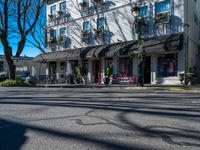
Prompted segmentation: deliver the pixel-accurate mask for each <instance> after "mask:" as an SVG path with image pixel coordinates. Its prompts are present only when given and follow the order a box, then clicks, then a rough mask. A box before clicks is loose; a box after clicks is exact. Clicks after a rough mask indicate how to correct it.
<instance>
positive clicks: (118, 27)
mask: <svg viewBox="0 0 200 150" xmlns="http://www.w3.org/2000/svg"><path fill="white" fill-rule="evenodd" d="M62 1H63V0H60V1H55V0H51V1H49V3H48V5H47V14H49V13H50V7H51V6H52V5H54V4H56V5H57V11H58V10H59V3H60V2H62ZM134 1H135V0H132V1H131V0H123V1H122V0H110V1H107V5H106V6H108V7H109V9H107V10H105V11H102V12H98V13H96V11H94V13H91V14H89V15H83V16H81V10H80V5H79V2H80V0H67V4H68V5H67V9H68V11H69V13H70V14H71V21H70V22H67V23H64V24H62V25H56V26H52V27H49V28H48V29H51V28H53V29H56V30H57V32H58V31H59V28H61V27H63V26H66V27H67V28H68V35H69V38H70V39H71V42H72V43H71V47H70V48H79V47H86V46H88V45H101V44H106V43H107V44H108V43H116V42H119V41H130V40H133V39H135V36H134V34H133V32H132V31H133V30H132V28H133V21H134V17H133V16H132V14H131V8H132V6H133V4H132V2H134ZM153 1H157V0H153ZM146 5H149V7H150V9H149V13H150V14H151V15H152V16H151V17H149V19H150V21H149V31H150V32H149V34H148V35H147V36H154V35H155V33H154V32H153V28H154V24H153V22H154V21H153V18H152V17H153V16H154V14H153V13H154V11H153V10H154V3H153V2H152V3H148V4H146ZM172 5H173V7H174V11H173V12H172V14H173V17H172V28H171V31H170V33H177V32H182V31H183V22H184V19H183V18H184V13H182V12H183V10H184V1H183V0H172ZM90 6H92V3H90ZM98 16H99V17H100V16H104V17H105V18H106V33H110V35H111V36H110V38H109V36H106V37H107V40H106V41H105V42H101V41H100V40H96V39H93V41H92V42H91V43H90V44H85V43H84V42H82V41H81V30H82V23H83V21H84V20H89V21H90V23H91V26H92V29H94V28H96V19H97V18H98ZM47 19H48V15H47ZM93 33H94V32H93ZM58 50H62V49H60V48H58Z"/></svg>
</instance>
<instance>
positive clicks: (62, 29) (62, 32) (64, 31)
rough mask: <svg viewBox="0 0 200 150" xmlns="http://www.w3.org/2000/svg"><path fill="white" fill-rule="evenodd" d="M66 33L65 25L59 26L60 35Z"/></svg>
mask: <svg viewBox="0 0 200 150" xmlns="http://www.w3.org/2000/svg"><path fill="white" fill-rule="evenodd" d="M64 35H66V27H62V28H60V36H64Z"/></svg>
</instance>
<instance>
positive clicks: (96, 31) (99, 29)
mask: <svg viewBox="0 0 200 150" xmlns="http://www.w3.org/2000/svg"><path fill="white" fill-rule="evenodd" d="M94 32H95V33H96V34H97V35H98V34H100V33H102V29H101V28H97V29H94Z"/></svg>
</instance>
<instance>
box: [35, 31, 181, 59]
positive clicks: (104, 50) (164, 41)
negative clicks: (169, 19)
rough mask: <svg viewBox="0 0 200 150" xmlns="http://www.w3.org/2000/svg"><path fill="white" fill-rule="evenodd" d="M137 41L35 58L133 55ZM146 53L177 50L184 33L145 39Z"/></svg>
mask: <svg viewBox="0 0 200 150" xmlns="http://www.w3.org/2000/svg"><path fill="white" fill-rule="evenodd" d="M137 43H138V42H137V41H126V42H120V43H113V44H106V45H99V46H90V47H84V48H81V49H69V50H65V51H56V52H49V53H43V54H40V55H38V56H37V57H36V58H34V61H36V62H46V61H55V60H57V59H59V60H62V59H63V60H77V59H79V58H82V59H84V58H86V59H88V58H100V57H114V56H119V55H131V54H134V53H138V44H137ZM142 45H143V48H144V51H145V53H165V52H176V51H178V50H181V49H182V47H183V34H182V33H179V34H172V35H163V36H157V37H152V38H145V39H143V44H142Z"/></svg>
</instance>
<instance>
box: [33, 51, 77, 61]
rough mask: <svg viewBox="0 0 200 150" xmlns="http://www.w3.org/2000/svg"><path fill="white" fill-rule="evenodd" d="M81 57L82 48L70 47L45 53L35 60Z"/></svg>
mask: <svg viewBox="0 0 200 150" xmlns="http://www.w3.org/2000/svg"><path fill="white" fill-rule="evenodd" d="M79 58H80V49H70V50H65V51H56V52H48V53H43V54H40V55H38V56H36V57H35V58H34V59H33V61H35V62H47V61H55V60H58V59H59V60H74V59H79Z"/></svg>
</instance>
